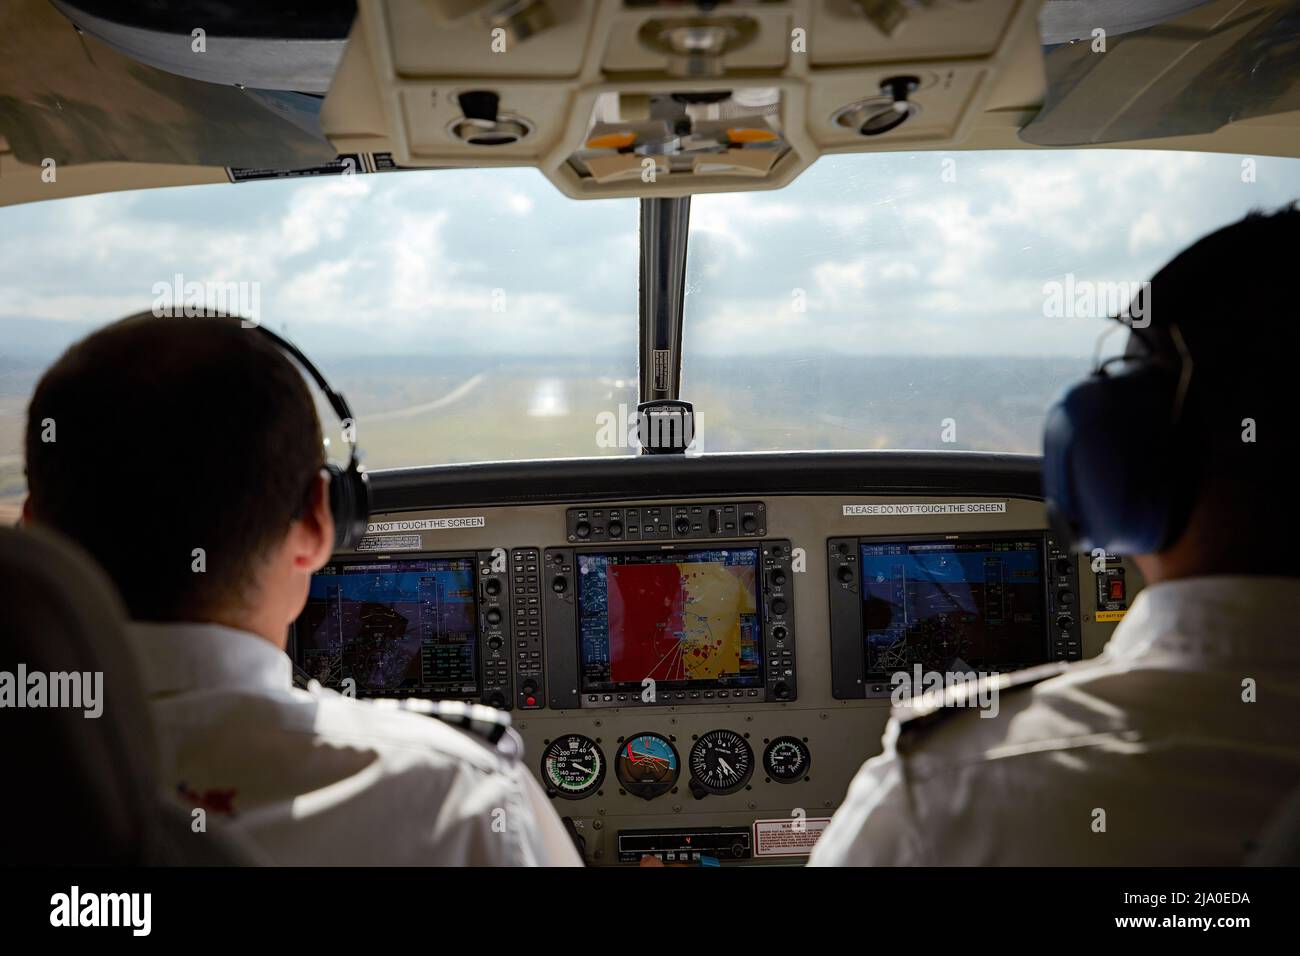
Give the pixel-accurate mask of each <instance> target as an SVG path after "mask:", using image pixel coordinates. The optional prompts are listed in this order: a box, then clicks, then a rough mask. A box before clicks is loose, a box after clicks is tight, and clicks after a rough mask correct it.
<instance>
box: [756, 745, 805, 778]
mask: <svg viewBox="0 0 1300 956" xmlns="http://www.w3.org/2000/svg"><path fill="white" fill-rule="evenodd" d="M811 767H812V751H811V750H809V749H808V745H807V744H806V743H804V742H803V741H802V740H800V739H799V738H798V737H777V738H776V739H775V740H773V741H772V742H771V743H770V744H768V745H767V750H765V751H764V752H763V769H764V770H765V771H766V772H767V775H768V776H769V777H771V778H772V779H773V780H776V781H778V782H780V783H794V782H795V781H797V780H802V779H803V778H804V777H806V776H807V775H808V770H809V769H810V768H811Z"/></svg>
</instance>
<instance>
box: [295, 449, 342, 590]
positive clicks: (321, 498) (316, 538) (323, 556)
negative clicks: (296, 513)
mask: <svg viewBox="0 0 1300 956" xmlns="http://www.w3.org/2000/svg"><path fill="white" fill-rule="evenodd" d="M296 524H297V532H298V537H299V547H298V550H297V553H296V554H295V555H294V558H293V560H294V564H295V565H296V566H297V567H299V568H302V569H304V570H308V571H315V570H317V569H319V568H320V567H322V566H323V565H324V564H325V563H326V562H328V561H329V559H330V554H331V553H332V552H333V551H334V515H333V514H332V513H331V512H330V477H329V473H328V472H327V471H325V470H324V469H321V473H320V474H319V475H318V476H317V478H316V483H315V484H314V485H313V486H312V491H311V496H310V498H309V499H308V501H307V507H306V508H304V509H303V513H302V517H301V518H300V519H298V521H297V522H296Z"/></svg>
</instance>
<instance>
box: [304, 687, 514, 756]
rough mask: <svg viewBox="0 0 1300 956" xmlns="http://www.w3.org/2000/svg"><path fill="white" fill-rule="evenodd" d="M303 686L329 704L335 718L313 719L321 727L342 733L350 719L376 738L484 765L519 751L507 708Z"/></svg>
mask: <svg viewBox="0 0 1300 956" xmlns="http://www.w3.org/2000/svg"><path fill="white" fill-rule="evenodd" d="M307 691H308V693H310V694H312V695H313V696H314V697H316V698H317V700H318V701H321V702H325V701H328V702H329V703H330V704H331V705H332V706H331V710H332V711H333V717H334V719H333V720H328V721H322V722H321V723H320V724H319V725H318V726H319V728H320V729H321V730H322V731H325V732H326V733H328V732H329V730H330V729H335V730H340V731H342V732H344V733H347V728H348V726H349V725H350V726H352V727H353V728H354V729H356V730H358V731H360V732H361V733H362V734H363V735H365V736H367V737H370V738H372V739H373V741H374V742H375V743H376V744H380V745H387V746H390V747H394V748H397V749H400V750H412V749H416V750H424V751H427V752H429V753H431V754H436V755H438V756H441V757H447V758H452V759H460V760H463V761H467V762H469V763H472V764H474V765H475V766H478V767H480V768H481V769H484V770H500V769H507V768H509V767H512V766H513V765H515V764H517V763H518V762H519V761H520V759H521V758H522V757H523V750H524V746H523V740H522V738H521V737H520V736H519V733H518V731H516V730H515V729H514V728H513V727H512V726H511V721H510V714H509V713H507V712H506V711H503V710H497V709H496V708H495V707H488V706H486V705H485V704H473V703H466V702H464V701H459V700H440V701H434V700H424V699H421V698H414V697H409V698H399V699H393V698H375V699H368V700H356V699H352V698H347V697H344V696H343V695H340V694H338V693H336V692H334V691H331V690H326V689H324V688H322V687H320V685H316V686H315V687H310V686H309V687H308V688H307Z"/></svg>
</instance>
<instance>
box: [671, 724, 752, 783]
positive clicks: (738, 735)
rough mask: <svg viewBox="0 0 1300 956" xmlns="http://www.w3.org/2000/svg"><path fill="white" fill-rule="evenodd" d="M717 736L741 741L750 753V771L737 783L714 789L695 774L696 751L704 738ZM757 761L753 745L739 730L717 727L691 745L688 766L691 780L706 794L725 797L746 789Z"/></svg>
mask: <svg viewBox="0 0 1300 956" xmlns="http://www.w3.org/2000/svg"><path fill="white" fill-rule="evenodd" d="M715 734H731V735H732V736H733V737H735V738H736V739H737V740H739V741H740V743H741V745H742V746H743V747H744V748H745V749H746V750H747V751H749V769H748V770H746V771H745V775H744V776H743V777H742V778H741V779H740V780H739V781H738V782H737V783H733V784H731V785H730V786H728V787H722V788H719V787H714V786H712V785H711V784H709V783H707V782H705V780H704V779H703V778H702V777H700V776H699V775H697V774H696V772H695V753H696V751H697V750H699V749H700V746H701V745H702V744H703V743H704V738H706V737H709V736H711V735H715ZM757 759H758V757H757V755H756V754H755V753H754V747H753V745H752V744H751V743H750V742H749V741H748V740H747V739H745V735H744V734H742V733H741V732H740V731H738V730H732V729H731V728H729V727H717V728H715V729H713V730H706V731H705V732H704V733H702V734H700V735H699V736H698V737H696V738H695V743H693V744H692V745H691V752H690V758H689V761H688V763H687V765H686V766H687V767H688V768H689V769H690V771H691V780H693V781H694V782H695V783H697V784H699V785H700V788H701V789H703V790H704V791H705V792H706V793H711V794H713V795H714V796H719V797H725V796H727V795H728V794H732V793H736V792H738V791H740V790H743V789H745V785H746V784H748V783H749V781H750V780H751V779H752V778H753V776H754V764H755V763H756V762H757Z"/></svg>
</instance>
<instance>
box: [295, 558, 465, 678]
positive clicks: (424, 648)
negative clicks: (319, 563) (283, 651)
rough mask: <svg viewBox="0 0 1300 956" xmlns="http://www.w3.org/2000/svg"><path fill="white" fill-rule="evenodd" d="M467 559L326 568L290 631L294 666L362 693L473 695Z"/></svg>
mask: <svg viewBox="0 0 1300 956" xmlns="http://www.w3.org/2000/svg"><path fill="white" fill-rule="evenodd" d="M475 622H476V611H475V606H474V560H473V558H471V557H464V558H460V557H455V558H418V559H408V560H402V561H383V562H367V563H357V564H334V565H327V566H326V567H324V568H322V569H321V570H320V571H319V572H317V573H316V574H315V575H313V576H312V579H311V590H310V592H309V594H308V598H307V607H306V608H305V609H304V610H303V612H302V615H301V617H299V618H298V623H297V626H296V641H295V656H296V659H297V662H298V665H299V666H300V667H302V668H303V670H305V671H306V672H307V674H308V675H309V676H311V677H314V678H315V679H316V680H318V681H320V682H321V683H322V684H324V685H326V686H328V687H339V686H340V685H341V684H342V683H343V681H344V680H346V679H347V678H352V679H353V680H354V681H355V682H356V691H357V693H358V694H362V695H368V696H376V695H378V696H383V695H391V696H406V695H428V696H434V697H436V696H452V697H461V696H473V695H475V694H477V693H478V680H477V676H476V674H477V668H476V666H475V665H476V661H475V653H476V651H475V648H476V643H477V627H476V623H475Z"/></svg>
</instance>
